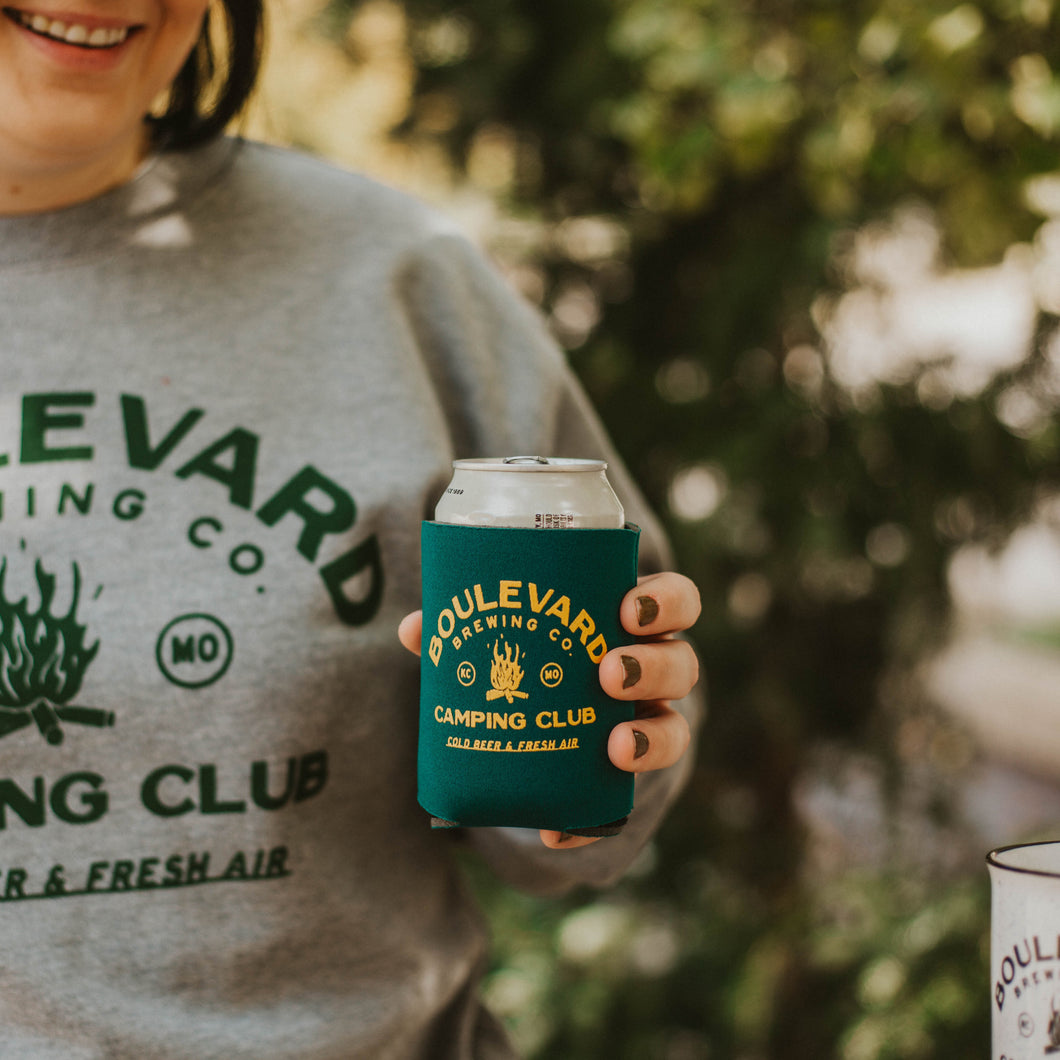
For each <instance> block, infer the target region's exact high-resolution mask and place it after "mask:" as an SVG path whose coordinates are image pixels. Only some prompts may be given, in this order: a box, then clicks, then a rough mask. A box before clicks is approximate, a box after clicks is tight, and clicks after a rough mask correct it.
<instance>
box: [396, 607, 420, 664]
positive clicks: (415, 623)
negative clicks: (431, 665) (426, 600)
mask: <svg viewBox="0 0 1060 1060" xmlns="http://www.w3.org/2000/svg"><path fill="white" fill-rule="evenodd" d="M397 632H398V640H400V641H401V643H402V645H403V646H404V647H405V648H407V649H408V650H409V651H410V652H412V654H413V655H419V653H420V635H421V634H422V632H423V612H422V611H413V612H412V613H411V614H408V615H406V616H405V617H404V618H403V619H402V620H401V622H400V624H399V625H398V631H397Z"/></svg>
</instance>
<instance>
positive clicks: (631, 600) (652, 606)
mask: <svg viewBox="0 0 1060 1060" xmlns="http://www.w3.org/2000/svg"><path fill="white" fill-rule="evenodd" d="M700 609H701V608H700V600H699V590H698V589H697V588H696V585H695V582H693V581H691V580H690V579H688V578H686V577H685V576H684V575H683V574H675V573H674V572H673V571H666V572H665V573H662V574H650V575H648V576H647V577H645V578H641V579H640V580H639V581H638V582H637V585H636V587H635V588H633V589H631V590H630V591H629V592H628V593H626V595H625V598H624V599H623V600H622V606H621V609H620V611H619V618H620V619H621V622H622V628H623V629H625V630H626V632H627V633H632V634H634V635H635V636H638V637H659V636H664V635H665V634H667V633H676V632H678V631H679V630H683V629H690V628H691V627H692V626H693V625H695V622H696V619H698V618H699V612H700Z"/></svg>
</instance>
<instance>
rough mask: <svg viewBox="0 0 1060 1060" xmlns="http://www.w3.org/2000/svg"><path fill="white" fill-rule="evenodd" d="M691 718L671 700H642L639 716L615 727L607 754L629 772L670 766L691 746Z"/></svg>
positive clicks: (620, 767) (641, 771)
mask: <svg viewBox="0 0 1060 1060" xmlns="http://www.w3.org/2000/svg"><path fill="white" fill-rule="evenodd" d="M689 739H690V733H689V729H688V722H687V721H685V719H684V716H683V715H681V714H679V713H678V712H677V711H676V710H674V709H673V707H671V706H670V705H669V703H661V702H657V701H656V702H647V703H641V704H640V706H639V707H638V710H637V717H636V718H634V719H633V721H626V722H623V723H622V724H621V725H616V726H615V727H614V728H613V729H612V730H611V735H610V737H609V738H608V741H607V756H608V758H610V759H611V762H612V763H613V764H614V765H615V766H616V767H617V768H618V769H622V770H625V771H626V772H627V773H646V772H648V771H649V770H652V769H666V768H667V767H668V766H672V765H673V764H674V763H675V762H677V761H678V760H679V759H680V757H681V756H682V755H683V754H684V753H685V751H686V750H688V742H689Z"/></svg>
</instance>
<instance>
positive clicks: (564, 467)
mask: <svg viewBox="0 0 1060 1060" xmlns="http://www.w3.org/2000/svg"><path fill="white" fill-rule="evenodd" d="M453 468H454V470H460V471H519V472H523V473H526V472H533V473H535V474H540V473H542V472H550V471H551V472H556V471H606V470H607V462H606V461H604V460H581V459H575V458H571V457H561V456H547V457H545V456H491V457H476V458H474V459H470V460H454V461H453Z"/></svg>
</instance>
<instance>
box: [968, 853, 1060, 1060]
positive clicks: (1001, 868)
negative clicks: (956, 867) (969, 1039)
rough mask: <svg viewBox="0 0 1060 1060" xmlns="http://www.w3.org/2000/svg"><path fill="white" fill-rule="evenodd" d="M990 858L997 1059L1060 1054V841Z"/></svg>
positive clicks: (994, 1058)
mask: <svg viewBox="0 0 1060 1060" xmlns="http://www.w3.org/2000/svg"><path fill="white" fill-rule="evenodd" d="M986 863H987V867H988V869H989V871H990V892H991V902H990V979H991V982H990V990H991V999H990V1008H991V1013H992V1018H991V1027H992V1042H993V1050H992V1053H991V1057H992V1060H1032V1058H1033V1060H1040V1058H1042V1057H1047V1056H1053V1055H1055V1056H1057V1057H1060V841H1057V842H1048V843H1026V844H1021V845H1018V846H1009V847H1001V848H1000V849H998V850H994V851H992V852H991V853H990V854H988V855H987V859H986Z"/></svg>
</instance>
